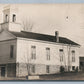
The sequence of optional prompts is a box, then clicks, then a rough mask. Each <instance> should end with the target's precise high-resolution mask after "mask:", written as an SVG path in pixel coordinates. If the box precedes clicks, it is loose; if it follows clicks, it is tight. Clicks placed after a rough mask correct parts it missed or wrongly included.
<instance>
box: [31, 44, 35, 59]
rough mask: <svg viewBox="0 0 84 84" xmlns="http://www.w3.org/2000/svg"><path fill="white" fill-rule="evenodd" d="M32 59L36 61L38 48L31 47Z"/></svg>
mask: <svg viewBox="0 0 84 84" xmlns="http://www.w3.org/2000/svg"><path fill="white" fill-rule="evenodd" d="M31 59H36V46H33V45H32V46H31Z"/></svg>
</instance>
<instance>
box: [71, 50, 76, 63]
mask: <svg viewBox="0 0 84 84" xmlns="http://www.w3.org/2000/svg"><path fill="white" fill-rule="evenodd" d="M72 62H75V51H74V50H72Z"/></svg>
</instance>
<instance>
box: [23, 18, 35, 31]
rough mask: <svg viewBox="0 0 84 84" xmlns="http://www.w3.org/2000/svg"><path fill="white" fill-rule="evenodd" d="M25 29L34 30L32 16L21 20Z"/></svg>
mask: <svg viewBox="0 0 84 84" xmlns="http://www.w3.org/2000/svg"><path fill="white" fill-rule="evenodd" d="M21 25H22V28H23V30H24V31H32V29H33V27H34V23H33V21H32V20H31V19H30V18H23V19H22V22H21Z"/></svg>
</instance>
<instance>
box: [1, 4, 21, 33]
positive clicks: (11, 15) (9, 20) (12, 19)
mask: <svg viewBox="0 0 84 84" xmlns="http://www.w3.org/2000/svg"><path fill="white" fill-rule="evenodd" d="M17 16H18V8H17V7H15V6H11V5H7V6H5V7H4V8H3V23H1V29H2V30H8V31H17V32H20V31H21V25H20V23H18V20H17V18H18V17H17Z"/></svg>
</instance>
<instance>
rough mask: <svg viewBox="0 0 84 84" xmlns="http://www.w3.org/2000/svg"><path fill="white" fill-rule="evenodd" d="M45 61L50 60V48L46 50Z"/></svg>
mask: <svg viewBox="0 0 84 84" xmlns="http://www.w3.org/2000/svg"><path fill="white" fill-rule="evenodd" d="M46 56H47V60H50V48H46Z"/></svg>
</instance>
